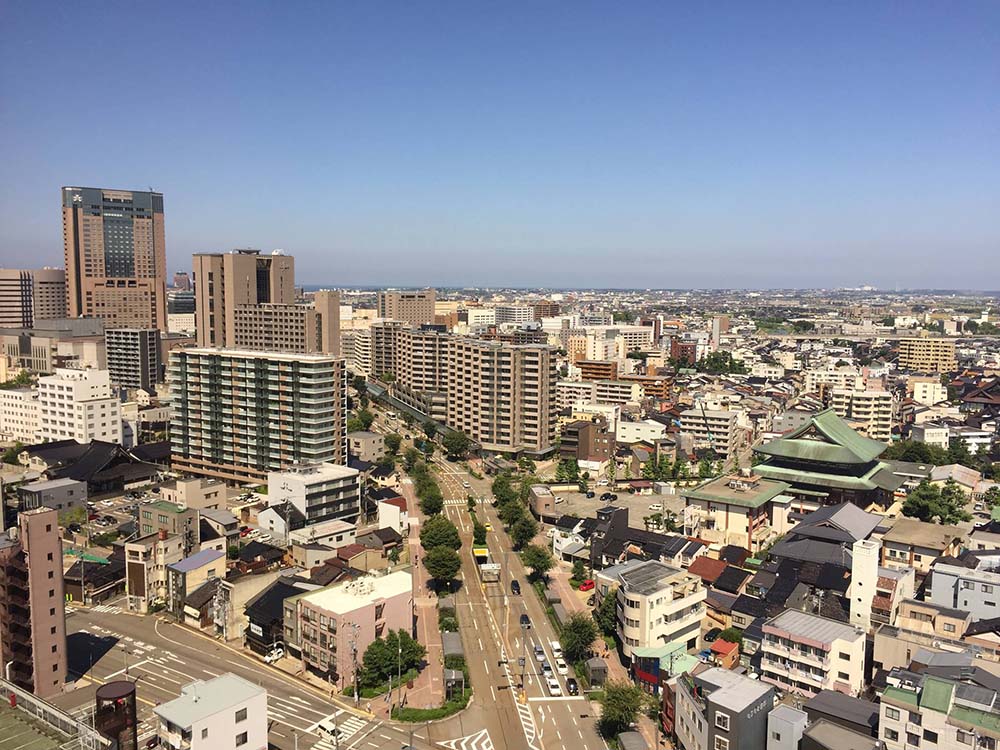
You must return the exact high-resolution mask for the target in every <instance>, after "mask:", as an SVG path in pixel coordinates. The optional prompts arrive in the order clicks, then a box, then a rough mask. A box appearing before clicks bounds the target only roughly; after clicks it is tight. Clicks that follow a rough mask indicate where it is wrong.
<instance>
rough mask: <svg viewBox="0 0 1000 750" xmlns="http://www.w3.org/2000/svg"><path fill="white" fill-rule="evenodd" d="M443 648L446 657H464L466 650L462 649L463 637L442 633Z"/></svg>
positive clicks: (456, 634)
mask: <svg viewBox="0 0 1000 750" xmlns="http://www.w3.org/2000/svg"><path fill="white" fill-rule="evenodd" d="M441 646H442V649H443V650H444V655H445V656H464V655H465V650H464V649H463V648H462V636H461V635H459V634H458V633H449V632H442V633H441Z"/></svg>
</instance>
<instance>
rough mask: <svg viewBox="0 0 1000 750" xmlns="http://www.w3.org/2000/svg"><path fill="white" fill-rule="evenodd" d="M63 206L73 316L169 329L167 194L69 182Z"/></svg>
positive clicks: (116, 325) (117, 324)
mask: <svg viewBox="0 0 1000 750" xmlns="http://www.w3.org/2000/svg"><path fill="white" fill-rule="evenodd" d="M62 208H63V248H64V253H65V260H66V290H67V299H68V305H67V307H68V315H69V317H71V318H76V317H80V316H84V315H85V316H93V317H98V318H102V319H103V320H104V322H105V323H106V324H107V325H108V327H111V328H159V329H166V327H167V287H166V276H167V268H166V239H165V233H164V226H163V194H162V193H151V192H132V191H129V190H107V189H103V188H79V187H64V188H63V189H62Z"/></svg>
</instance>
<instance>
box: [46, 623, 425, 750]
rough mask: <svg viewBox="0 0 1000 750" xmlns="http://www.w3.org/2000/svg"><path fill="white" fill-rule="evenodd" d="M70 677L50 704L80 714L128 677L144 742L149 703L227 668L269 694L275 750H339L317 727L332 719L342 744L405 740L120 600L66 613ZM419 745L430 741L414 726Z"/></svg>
mask: <svg viewBox="0 0 1000 750" xmlns="http://www.w3.org/2000/svg"><path fill="white" fill-rule="evenodd" d="M66 624H67V631H68V633H69V635H68V637H67V641H68V651H69V666H70V677H71V679H73V680H75V681H76V686H77V687H76V688H75V689H73V690H72V691H71V692H67V693H66V694H64V695H61V696H59V697H57V698H56V699H55V700H54V701H53V702H54V703H55V704H56V705H58V706H59V707H61V708H63V709H64V710H68V711H71V712H73V713H76V714H79V715H83V714H86V713H88V712H89V711H90V710H91V708H92V707H93V702H94V693H95V691H96V689H97V685H100V684H103V683H105V682H109V681H112V680H120V679H131V680H134V681H135V682H136V683H137V688H136V689H137V695H138V698H139V720H140V726H139V732H140V739H141V740H142V741H143V742H141V743H140V744H143V743H144V742H145V740H146V738H148V737H151V736H152V735H153V734H154V733H155V724H156V719H155V716H154V715H153V711H152V709H153V707H154V706H155V705H157V704H159V703H163V702H166V701H169V700H171V699H173V698H175V697H177V696H178V695H179V694H180V689H181V687H182V686H183V685H186V684H188V683H190V682H192V681H194V680H208V679H211V678H212V677H215V676H217V675H219V674H221V673H223V672H232V673H233V674H236V675H238V676H240V677H243V678H245V679H247V680H250V681H251V682H255V683H257V684H259V685H261V686H263V687H264V688H266V689H267V692H268V722H269V734H268V739H269V742H270V745H271V747H272V748H276V749H278V750H295V749H296V748H301V749H302V750H307V749H308V748H314V750H337V743H335V742H333V741H332V739H330V738H328V737H325V736H320V735H321V731H320V730H318V729H317V728H316V725H317V724H318V723H319V722H320V721H323V720H324V719H326V720H329V721H335V722H336V724H337V726H338V727H339V728H340V730H341V736H340V738H339V739H340V742H339V749H340V750H369V748H375V749H376V750H390V749H391V750H399V748H401V747H402V746H403V745H405V744H408V743H409V742H410V734H409V731H408V730H406V729H400V728H396V727H394V726H391V725H388V724H385V723H384V722H381V721H378V720H373V719H371V718H370V717H369V716H368V715H366V714H365V713H364V712H357V711H355V710H354V709H353V708H351V707H349V706H348V707H345V706H344V705H338V704H336V703H334V702H332V701H331V700H329V698H328V697H327V696H326V695H325V694H324V692H323V691H320V690H319V689H316V688H314V687H312V686H311V685H308V684H306V683H304V682H302V681H300V680H298V679H297V678H295V677H293V676H291V675H287V674H285V673H283V672H281V671H280V670H278V669H275V668H273V667H271V666H269V665H265V664H264V663H263V662H262V661H260V660H259V659H257V658H256V657H253V656H251V655H249V654H245V653H242V652H239V651H236V650H234V649H230V648H228V647H226V646H224V645H222V644H221V643H218V642H216V641H214V640H212V639H210V638H206V637H204V636H202V635H200V634H197V633H194V632H192V631H190V630H187V629H186V628H183V627H180V626H178V625H174V624H172V623H169V622H166V621H165V620H164V619H162V618H158V617H153V616H149V617H142V616H138V615H131V614H127V613H124V612H122V610H121V606H120V604H105V605H101V606H99V607H96V608H79V607H74V608H71V609H70V610H69V611H68V613H67V621H66ZM415 729H416V734H417V736H416V737H415V738H414V741H413V744H414V747H415V748H417V750H428V749H429V748H431V747H433V746H432V745H431V744H429V743H427V742H426V741H425V740H424V739H423V737H424V736H426V728H425V727H422V726H418V727H415Z"/></svg>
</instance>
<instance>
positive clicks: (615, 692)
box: [597, 680, 646, 738]
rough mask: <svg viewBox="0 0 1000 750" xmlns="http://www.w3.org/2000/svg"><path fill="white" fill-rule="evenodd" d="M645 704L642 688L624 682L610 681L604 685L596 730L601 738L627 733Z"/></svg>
mask: <svg viewBox="0 0 1000 750" xmlns="http://www.w3.org/2000/svg"><path fill="white" fill-rule="evenodd" d="M645 702H646V698H645V695H644V694H643V692H642V688H640V687H639V686H638V685H634V684H632V683H631V682H626V681H625V680H612V681H610V682H608V683H606V684H605V685H604V699H603V701H602V702H601V718H600V720H599V721H598V722H597V729H598V731H599V732H600V733H601V736H602V737H607V738H611V737H616V736H618V735H619V734H620V733H622V732H626V731H628V729H629V727H631V726H632V724H633V723H634V722H635V720H636V717H638V715H639V712H640V711H642V708H643V705H644V704H645Z"/></svg>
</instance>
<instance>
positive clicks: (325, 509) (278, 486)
mask: <svg viewBox="0 0 1000 750" xmlns="http://www.w3.org/2000/svg"><path fill="white" fill-rule="evenodd" d="M361 489H362V482H361V473H360V472H359V471H358V470H357V469H352V468H350V467H347V466H340V465H338V464H331V463H317V464H304V465H301V466H293V467H291V468H290V469H288V470H286V471H272V472H269V473H268V475H267V502H268V509H267V510H266V511H264V512H262V513H261V514H260V524H261V526H262V527H265V528H268V529H269V530H270V531H272V532H275V533H277V534H279V535H280V536H285V535H286V534H287V533H288V532H289V529H286V528H285V525H284V521H285V516H286V513H285V506H286V505H290V506H291V507H292V508H294V509H295V511H297V512H298V516H296V518H298V520H300V521H302V523H300V524H296V523H292V529H295V528H299V527H301V526H311V525H313V524H317V523H320V522H322V521H332V520H338V521H346V522H348V523H354V522H355V521H356V520H357V518H358V516H359V515H360V514H361Z"/></svg>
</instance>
